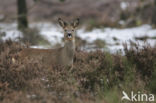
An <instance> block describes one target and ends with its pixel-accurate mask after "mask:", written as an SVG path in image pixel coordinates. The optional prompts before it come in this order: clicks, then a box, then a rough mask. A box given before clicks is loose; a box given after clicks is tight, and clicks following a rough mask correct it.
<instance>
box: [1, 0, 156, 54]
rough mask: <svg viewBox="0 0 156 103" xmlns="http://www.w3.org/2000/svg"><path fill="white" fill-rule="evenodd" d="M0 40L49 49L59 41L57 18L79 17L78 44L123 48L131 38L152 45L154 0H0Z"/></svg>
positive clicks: (87, 47) (155, 15) (155, 37)
mask: <svg viewBox="0 0 156 103" xmlns="http://www.w3.org/2000/svg"><path fill="white" fill-rule="evenodd" d="M0 2H1V3H0V33H1V36H0V39H1V40H6V39H9V38H11V39H12V40H16V41H18V40H20V41H22V42H29V43H30V44H31V45H32V47H38V48H52V47H57V46H59V45H60V44H61V43H62V37H63V34H62V29H61V27H59V26H58V23H57V19H58V17H61V18H62V19H64V20H67V21H72V20H74V19H75V18H80V21H81V23H80V24H81V25H80V27H79V29H78V31H77V47H78V48H79V49H81V50H87V51H91V50H95V49H101V50H106V51H110V52H113V53H114V52H116V51H118V50H120V51H122V50H123V46H122V44H123V43H125V42H127V41H129V40H131V41H134V42H139V43H140V44H141V45H142V44H144V42H145V41H146V42H148V43H150V44H151V45H152V46H154V45H155V40H156V29H155V27H156V19H155V18H156V13H155V12H156V0H85V1H84V0H11V1H9V0H0Z"/></svg>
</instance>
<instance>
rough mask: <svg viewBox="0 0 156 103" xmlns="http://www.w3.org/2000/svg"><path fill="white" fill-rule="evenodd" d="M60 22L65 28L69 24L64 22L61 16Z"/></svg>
mask: <svg viewBox="0 0 156 103" xmlns="http://www.w3.org/2000/svg"><path fill="white" fill-rule="evenodd" d="M58 22H59V24H60V26H61V27H63V28H64V27H65V26H66V25H67V23H66V22H64V21H63V20H62V19H61V18H58Z"/></svg>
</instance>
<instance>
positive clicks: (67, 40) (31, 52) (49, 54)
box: [20, 18, 79, 66]
mask: <svg viewBox="0 0 156 103" xmlns="http://www.w3.org/2000/svg"><path fill="white" fill-rule="evenodd" d="M58 21H59V24H60V26H62V28H63V29H64V47H61V48H57V49H33V48H25V49H23V50H22V51H21V52H20V59H24V58H27V59H39V60H40V61H41V63H43V64H44V65H46V66H51V65H53V64H54V65H61V66H73V57H74V52H75V29H76V27H77V26H78V22H79V20H78V19H77V20H76V21H74V22H73V23H66V22H64V21H63V20H62V19H60V18H59V19H58ZM69 34H71V35H69Z"/></svg>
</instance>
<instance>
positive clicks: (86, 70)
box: [0, 41, 156, 103]
mask: <svg viewBox="0 0 156 103" xmlns="http://www.w3.org/2000/svg"><path fill="white" fill-rule="evenodd" d="M23 47H24V46H21V45H20V44H19V43H16V42H12V41H6V42H4V43H1V44H0V102H1V103H21V102H22V103H53V102H54V103H84V102H85V103H95V102H97V103H115V102H114V101H116V102H120V99H121V95H120V93H121V91H122V90H123V89H124V90H127V91H130V89H135V90H136V91H137V90H140V89H141V90H142V91H148V92H150V91H149V90H148V89H147V87H148V88H149V89H151V91H152V90H155V88H154V86H153V85H155V84H154V82H152V81H149V82H146V81H145V79H144V78H148V79H146V80H150V79H149V78H152V77H151V76H149V74H150V75H153V74H152V73H151V72H153V71H154V70H155V69H156V68H155V67H154V65H155V56H156V54H155V48H151V47H145V48H143V49H136V48H137V46H134V47H135V48H133V49H132V48H131V49H127V48H126V47H125V53H126V56H121V55H119V54H110V53H107V52H101V51H95V52H89V53H88V52H83V51H77V52H76V54H75V58H74V69H73V71H69V68H66V67H59V66H53V68H51V69H47V68H45V67H43V66H42V65H41V63H39V61H34V60H24V61H19V62H13V60H12V57H14V58H18V52H19V51H20V50H22V48H23ZM142 64H143V65H142ZM140 69H141V70H140ZM127 75H128V76H127ZM153 77H154V76H153ZM154 79H155V78H154ZM148 84H151V86H148ZM146 85H147V86H146ZM145 87H146V88H145Z"/></svg>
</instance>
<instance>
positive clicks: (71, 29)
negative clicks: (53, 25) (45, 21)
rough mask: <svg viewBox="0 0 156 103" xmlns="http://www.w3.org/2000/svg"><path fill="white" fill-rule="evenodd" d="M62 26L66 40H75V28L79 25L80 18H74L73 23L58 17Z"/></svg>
mask: <svg viewBox="0 0 156 103" xmlns="http://www.w3.org/2000/svg"><path fill="white" fill-rule="evenodd" d="M58 22H59V24H60V26H61V27H62V28H63V30H64V40H65V41H74V40H75V30H76V28H77V26H78V25H79V19H76V20H74V21H73V22H71V23H67V22H65V21H63V20H62V19H61V18H59V19H58Z"/></svg>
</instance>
